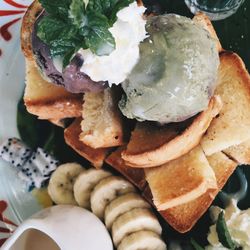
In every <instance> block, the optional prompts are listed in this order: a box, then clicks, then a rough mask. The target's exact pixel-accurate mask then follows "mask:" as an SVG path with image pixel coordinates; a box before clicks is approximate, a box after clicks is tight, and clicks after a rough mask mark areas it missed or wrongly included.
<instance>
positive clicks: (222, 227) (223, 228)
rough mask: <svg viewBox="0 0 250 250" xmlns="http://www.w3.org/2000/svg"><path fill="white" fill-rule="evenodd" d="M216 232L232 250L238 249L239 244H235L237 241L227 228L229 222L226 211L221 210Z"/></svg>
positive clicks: (224, 244)
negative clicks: (225, 214)
mask: <svg viewBox="0 0 250 250" xmlns="http://www.w3.org/2000/svg"><path fill="white" fill-rule="evenodd" d="M216 232H217V234H218V238H219V241H220V243H221V244H222V245H223V246H224V247H226V248H228V249H231V250H236V249H238V248H237V245H236V244H235V242H234V241H233V240H232V237H231V235H230V233H229V230H228V228H227V224H226V221H225V218H224V212H223V211H222V212H220V214H219V216H218V219H217V222H216Z"/></svg>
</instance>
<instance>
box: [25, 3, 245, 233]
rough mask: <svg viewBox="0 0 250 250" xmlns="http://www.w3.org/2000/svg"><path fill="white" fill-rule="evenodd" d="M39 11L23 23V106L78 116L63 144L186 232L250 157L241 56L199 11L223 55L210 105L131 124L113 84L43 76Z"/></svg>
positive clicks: (35, 7) (54, 117)
mask: <svg viewBox="0 0 250 250" xmlns="http://www.w3.org/2000/svg"><path fill="white" fill-rule="evenodd" d="M40 11H41V6H40V4H39V3H38V1H35V2H34V3H33V4H32V5H31V7H30V9H29V10H28V12H27V13H26V15H25V17H24V22H23V27H22V37H21V38H22V48H23V51H24V54H25V57H26V67H27V74H26V77H27V78H26V88H25V94H24V101H25V104H26V107H27V110H28V111H29V112H30V113H32V114H34V115H37V116H38V117H39V118H40V119H47V120H51V121H52V122H53V123H55V124H60V121H61V120H62V119H65V118H75V120H74V121H73V123H72V124H71V125H70V126H69V127H67V128H65V133H64V136H65V141H66V143H67V144H68V145H70V146H71V147H72V148H73V149H74V150H75V151H76V152H78V153H79V154H80V155H82V156H83V157H84V158H86V159H87V160H89V161H90V163H91V164H92V165H93V166H94V167H96V168H100V167H102V166H103V164H104V163H106V164H109V165H110V166H111V167H113V168H114V169H116V170H117V171H118V172H120V173H121V174H122V175H123V176H125V177H126V178H127V179H128V180H129V181H131V182H132V183H133V184H134V185H135V186H136V187H137V188H138V189H139V190H140V191H141V193H142V194H143V196H144V197H145V199H147V200H149V201H150V202H151V203H152V205H153V206H155V207H156V209H157V210H158V211H159V212H160V214H161V215H162V216H163V218H164V219H165V220H166V221H167V222H168V223H169V224H170V225H171V226H172V227H173V228H174V229H176V230H177V231H179V232H181V233H184V232H187V231H189V230H190V229H191V228H192V227H193V226H194V225H195V223H196V222H197V221H198V220H199V218H200V217H201V216H202V215H203V214H204V213H205V211H206V210H207V209H208V207H209V206H210V205H211V203H212V202H213V200H214V198H215V196H216V195H217V194H218V192H219V191H220V190H221V189H222V187H223V186H224V185H225V183H226V181H227V180H228V178H229V177H230V175H231V174H232V173H233V172H234V170H235V168H236V167H237V165H239V164H248V163H250V133H248V128H250V76H249V74H248V72H247V70H246V69H245V66H244V63H243V62H242V60H241V59H240V57H239V56H238V55H237V54H235V53H232V52H227V51H224V50H223V49H222V46H221V44H220V42H219V39H218V37H217V35H216V33H215V31H214V29H213V27H212V24H211V22H210V21H209V19H208V18H207V17H206V16H205V15H203V14H198V15H196V16H195V17H194V21H195V22H197V23H198V24H199V25H201V26H203V28H205V29H207V30H208V31H209V32H210V34H211V36H212V37H213V38H214V39H215V40H216V41H217V48H218V53H220V67H219V72H218V80H217V87H216V90H215V95H214V96H213V97H212V98H211V100H210V103H209V106H208V108H207V110H204V111H203V112H201V113H200V114H198V115H196V116H195V117H193V118H192V119H189V120H187V121H185V122H182V123H178V124H168V125H165V126H161V127H159V126H156V125H155V124H153V123H150V122H142V123H140V122H137V123H136V124H135V126H134V127H133V126H131V122H128V121H127V120H126V119H125V118H124V117H123V116H122V115H121V113H120V112H119V109H118V105H117V103H118V98H117V96H118V94H117V91H116V89H113V88H111V89H106V90H105V91H103V92H101V93H97V94H94V93H86V94H84V95H80V94H71V93H69V92H67V91H66V90H64V89H63V88H62V87H60V86H56V85H54V84H51V83H49V82H46V81H45V80H44V79H43V78H42V77H41V75H40V73H39V70H38V68H37V67H36V64H35V63H34V58H33V53H32V48H31V44H30V41H31V30H32V27H31V26H32V23H33V21H32V20H34V19H35V18H36V17H37V15H38V14H39V12H40ZM128 123H129V125H128ZM131 127H132V129H131ZM128 135H129V136H128Z"/></svg>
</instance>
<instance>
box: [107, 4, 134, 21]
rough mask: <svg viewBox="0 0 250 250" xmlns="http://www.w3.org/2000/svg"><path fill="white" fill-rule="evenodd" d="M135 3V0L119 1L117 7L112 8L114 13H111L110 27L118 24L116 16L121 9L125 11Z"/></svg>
mask: <svg viewBox="0 0 250 250" xmlns="http://www.w3.org/2000/svg"><path fill="white" fill-rule="evenodd" d="M133 2H134V0H120V1H118V2H117V3H116V5H115V6H114V7H113V8H112V12H111V14H110V17H109V19H110V21H109V23H110V25H113V24H114V23H115V22H116V20H117V16H116V14H117V13H118V12H119V11H120V10H121V9H123V8H125V7H128V6H129V5H130V4H131V3H133Z"/></svg>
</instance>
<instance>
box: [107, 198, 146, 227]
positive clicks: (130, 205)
mask: <svg viewBox="0 0 250 250" xmlns="http://www.w3.org/2000/svg"><path fill="white" fill-rule="evenodd" d="M134 208H150V205H149V204H148V203H147V202H146V201H145V200H144V199H143V198H142V197H141V196H140V195H139V194H136V193H128V194H124V195H122V196H120V197H118V198H116V199H115V200H113V201H112V202H111V203H110V204H109V205H108V206H107V207H106V209H105V216H104V221H105V224H106V227H107V229H108V230H110V228H111V227H112V225H113V222H114V221H115V219H116V218H117V217H119V216H120V215H121V214H124V213H126V212H128V211H130V210H132V209H134Z"/></svg>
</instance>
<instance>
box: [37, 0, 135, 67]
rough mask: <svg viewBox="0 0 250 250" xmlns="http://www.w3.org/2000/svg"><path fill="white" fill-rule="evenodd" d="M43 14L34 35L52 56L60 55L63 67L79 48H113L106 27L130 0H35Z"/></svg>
mask: <svg viewBox="0 0 250 250" xmlns="http://www.w3.org/2000/svg"><path fill="white" fill-rule="evenodd" d="M39 2H40V3H41V5H42V6H43V8H44V9H45V12H46V15H45V16H44V17H43V18H42V20H41V21H40V22H39V24H38V31H37V35H38V37H39V38H40V39H41V40H42V41H43V42H44V43H46V44H47V45H48V46H49V48H50V52H51V55H52V57H54V56H60V57H62V58H63V65H64V66H65V67H66V66H67V64H68V63H70V60H71V58H72V56H73V55H74V54H75V53H76V52H77V51H78V50H79V49H80V48H83V49H87V48H89V49H90V50H91V51H92V52H93V53H95V54H97V55H98V56H103V55H109V54H110V53H111V52H112V51H113V50H114V49H115V39H114V37H113V36H112V34H111V32H110V31H109V28H110V27H111V26H112V25H113V23H114V22H115V21H116V19H117V17H116V14H117V12H118V11H119V10H120V9H122V8H124V7H126V6H128V5H129V4H130V3H132V2H134V0H89V3H88V5H87V8H85V3H84V0H39Z"/></svg>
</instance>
